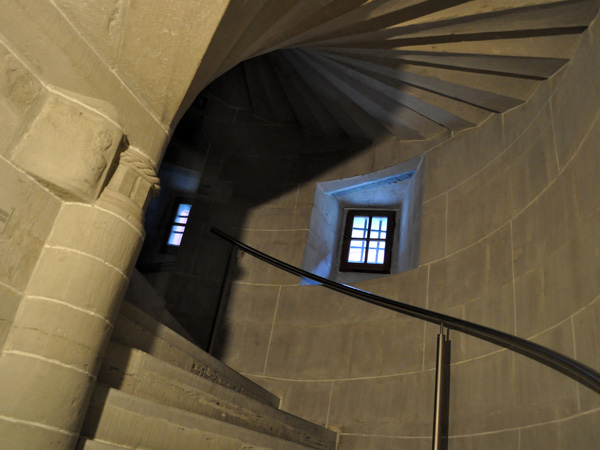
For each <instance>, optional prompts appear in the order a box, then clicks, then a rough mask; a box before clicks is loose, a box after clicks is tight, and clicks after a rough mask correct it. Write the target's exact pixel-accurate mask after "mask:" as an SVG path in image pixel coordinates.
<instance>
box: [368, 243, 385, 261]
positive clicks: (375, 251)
mask: <svg viewBox="0 0 600 450" xmlns="http://www.w3.org/2000/svg"><path fill="white" fill-rule="evenodd" d="M384 259H385V242H383V241H377V242H373V241H371V242H369V252H368V254H367V262H368V263H369V264H383V261H384Z"/></svg>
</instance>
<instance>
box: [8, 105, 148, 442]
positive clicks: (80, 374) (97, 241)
mask: <svg viewBox="0 0 600 450" xmlns="http://www.w3.org/2000/svg"><path fill="white" fill-rule="evenodd" d="M11 159H12V161H13V162H14V164H15V165H17V166H19V167H20V168H22V169H23V170H25V171H26V172H27V173H28V174H29V175H30V176H32V177H34V178H35V179H37V180H38V181H39V183H40V184H42V185H43V186H46V187H47V188H48V189H49V190H50V191H51V192H53V193H55V195H56V196H58V197H59V198H61V199H62V200H63V203H62V206H61V208H60V211H59V213H58V216H57V217H56V219H55V222H54V226H53V229H52V231H51V233H50V235H49V237H48V239H47V240H46V243H45V245H44V247H43V249H42V251H41V253H40V256H39V258H38V260H37V263H36V265H35V267H34V269H33V271H32V272H31V276H30V278H29V282H28V284H27V287H26V290H25V293H24V295H23V298H22V300H21V303H20V306H19V308H18V311H17V314H16V316H15V319H14V322H13V325H12V328H11V329H10V331H9V334H8V336H7V339H6V343H5V346H4V351H3V353H2V357H1V358H0V386H2V389H0V448H6V449H8V448H10V449H11V450H16V449H27V450H31V449H50V448H51V449H61V450H66V449H73V448H74V447H75V445H76V443H77V439H78V437H79V430H80V428H81V425H82V421H83V419H84V416H85V412H86V410H87V405H88V402H89V399H90V396H91V394H92V391H93V387H94V383H95V380H96V375H97V373H98V370H99V367H100V364H101V361H102V357H103V354H104V351H105V349H106V346H107V344H108V341H109V338H110V335H111V332H112V329H113V324H114V321H115V318H116V315H117V314H118V311H119V307H120V303H121V300H122V297H123V294H124V292H125V289H126V288H127V285H128V279H129V275H130V273H131V271H132V269H133V266H134V263H135V259H136V258H137V254H138V252H139V249H140V246H141V244H142V241H143V238H144V232H143V227H142V218H143V214H144V210H145V208H146V205H147V202H148V200H149V198H150V197H151V195H152V194H153V193H155V192H156V191H157V190H158V182H159V180H158V178H156V175H155V168H154V167H152V164H151V162H150V161H149V160H148V159H147V158H146V157H145V156H144V154H143V153H142V152H141V151H139V150H137V149H135V148H132V147H129V146H128V145H127V143H126V140H125V139H123V138H122V132H121V130H120V129H119V127H118V125H117V124H116V122H115V121H113V120H111V119H109V118H107V117H104V116H102V115H100V114H98V113H96V112H95V111H93V110H91V109H89V108H86V107H84V106H82V105H81V104H80V103H76V102H70V101H68V100H67V99H65V98H63V97H58V96H56V97H50V98H49V99H48V101H47V102H46V103H45V106H44V107H43V108H42V110H41V112H40V113H39V114H38V116H37V117H36V118H35V119H34V121H33V123H32V124H31V126H30V129H29V131H28V132H27V134H25V136H24V137H23V138H22V139H21V140H20V141H19V143H18V144H17V145H16V146H15V148H14V151H13V152H12V154H11Z"/></svg>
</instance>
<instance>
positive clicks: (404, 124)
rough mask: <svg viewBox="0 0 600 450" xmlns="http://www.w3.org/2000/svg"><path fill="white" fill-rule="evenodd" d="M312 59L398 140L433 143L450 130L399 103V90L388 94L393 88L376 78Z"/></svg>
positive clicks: (316, 55) (313, 54) (319, 57)
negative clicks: (431, 139) (435, 137)
mask: <svg viewBox="0 0 600 450" xmlns="http://www.w3.org/2000/svg"><path fill="white" fill-rule="evenodd" d="M307 54H309V53H308V52H307ZM310 55H311V57H312V58H313V59H314V60H315V62H317V63H318V64H320V65H321V66H322V67H323V70H324V74H325V76H326V77H327V78H328V79H329V80H330V81H331V82H332V83H335V84H336V85H337V86H339V87H340V89H343V91H344V92H345V93H346V94H347V95H348V96H349V97H351V98H352V99H353V100H354V101H355V102H356V103H357V104H358V105H359V106H360V107H361V108H363V109H364V110H365V111H367V112H368V113H369V114H370V115H371V116H372V117H373V118H374V119H376V120H379V121H380V122H381V123H383V124H386V128H388V129H389V130H390V131H391V132H392V133H393V134H395V135H396V136H397V137H399V138H401V139H404V140H421V139H430V138H432V137H433V136H435V135H437V134H439V133H441V132H443V131H445V130H446V128H445V127H444V126H442V125H440V124H439V123H437V122H435V121H433V120H431V119H430V118H429V117H428V116H426V115H425V114H421V113H419V112H416V111H414V110H413V109H411V108H409V107H407V106H405V105H404V104H403V103H402V102H401V101H399V100H401V98H400V96H398V95H396V89H393V88H391V89H388V90H387V91H385V88H386V87H387V88H389V86H386V85H384V84H383V83H381V82H378V81H376V80H373V78H372V77H368V76H365V75H363V74H361V73H359V72H357V71H356V70H353V69H351V68H349V67H347V66H344V65H342V64H340V63H337V62H335V61H332V60H331V59H328V58H325V57H323V56H322V55H320V54H319V53H318V52H310ZM382 88H383V90H384V92H382ZM422 109H424V108H422Z"/></svg>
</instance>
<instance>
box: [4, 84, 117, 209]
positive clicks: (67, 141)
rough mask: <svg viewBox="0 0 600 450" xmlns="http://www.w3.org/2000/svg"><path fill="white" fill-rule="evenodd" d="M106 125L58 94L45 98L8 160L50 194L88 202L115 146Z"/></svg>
mask: <svg viewBox="0 0 600 450" xmlns="http://www.w3.org/2000/svg"><path fill="white" fill-rule="evenodd" d="M121 138H122V132H121V130H120V129H119V128H118V127H117V126H116V125H115V124H114V123H112V122H109V121H108V120H106V119H105V118H104V117H102V116H100V115H99V114H97V113H95V112H92V111H91V110H89V109H86V108H83V107H82V106H81V105H79V104H77V103H74V102H69V101H66V99H64V98H61V97H59V96H52V97H49V99H48V100H47V102H46V103H45V104H44V106H43V108H42V110H41V111H40V113H39V114H38V115H37V117H36V118H35V120H34V121H33V123H32V124H31V126H30V127H29V129H28V130H27V132H26V133H25V134H24V135H23V137H22V138H21V140H20V141H19V143H18V144H17V145H16V147H15V148H14V150H13V151H12V154H11V159H12V160H13V161H14V162H15V163H16V164H17V165H18V166H20V167H21V168H23V169H24V170H25V171H27V172H28V173H29V174H31V175H33V176H34V177H36V178H37V179H39V180H40V181H41V182H42V183H43V184H45V185H47V186H48V187H50V189H52V190H53V191H54V192H55V193H57V194H58V195H60V196H63V197H65V198H67V199H73V198H76V199H83V200H84V201H93V200H95V199H96V198H97V196H98V195H99V193H100V190H101V189H102V187H103V185H104V180H105V178H106V176H107V174H108V169H109V167H110V166H111V164H112V161H113V159H114V157H115V154H116V152H117V148H118V147H119V145H120V144H121Z"/></svg>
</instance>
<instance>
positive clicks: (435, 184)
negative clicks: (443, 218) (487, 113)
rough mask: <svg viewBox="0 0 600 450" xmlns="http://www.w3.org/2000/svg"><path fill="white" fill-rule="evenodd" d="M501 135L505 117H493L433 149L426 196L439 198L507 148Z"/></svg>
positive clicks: (426, 174) (426, 198)
mask: <svg viewBox="0 0 600 450" xmlns="http://www.w3.org/2000/svg"><path fill="white" fill-rule="evenodd" d="M499 136H502V118H501V116H492V117H491V118H490V119H488V120H487V121H486V122H485V123H483V124H482V125H480V126H479V127H478V128H475V129H472V130H468V131H465V132H463V133H461V134H459V135H457V136H456V137H455V138H453V139H452V140H450V141H448V142H447V143H444V144H441V145H439V146H438V147H436V148H434V149H432V150H430V151H429V154H428V156H427V165H426V167H425V182H424V190H425V191H424V194H423V199H424V200H425V201H427V200H429V199H432V198H434V197H437V196H438V195H440V194H443V193H444V192H446V191H448V190H450V189H451V188H453V187H455V186H457V185H458V184H460V183H461V182H463V181H464V180H466V179H467V178H469V177H471V176H473V175H475V174H476V173H477V172H479V171H480V170H482V169H483V168H484V167H485V166H486V165H487V164H488V163H489V162H491V161H492V160H493V159H494V158H495V157H496V156H498V155H499V154H500V153H501V152H502V151H503V150H504V148H505V147H504V144H503V139H502V138H499ZM474 149H476V150H474Z"/></svg>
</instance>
